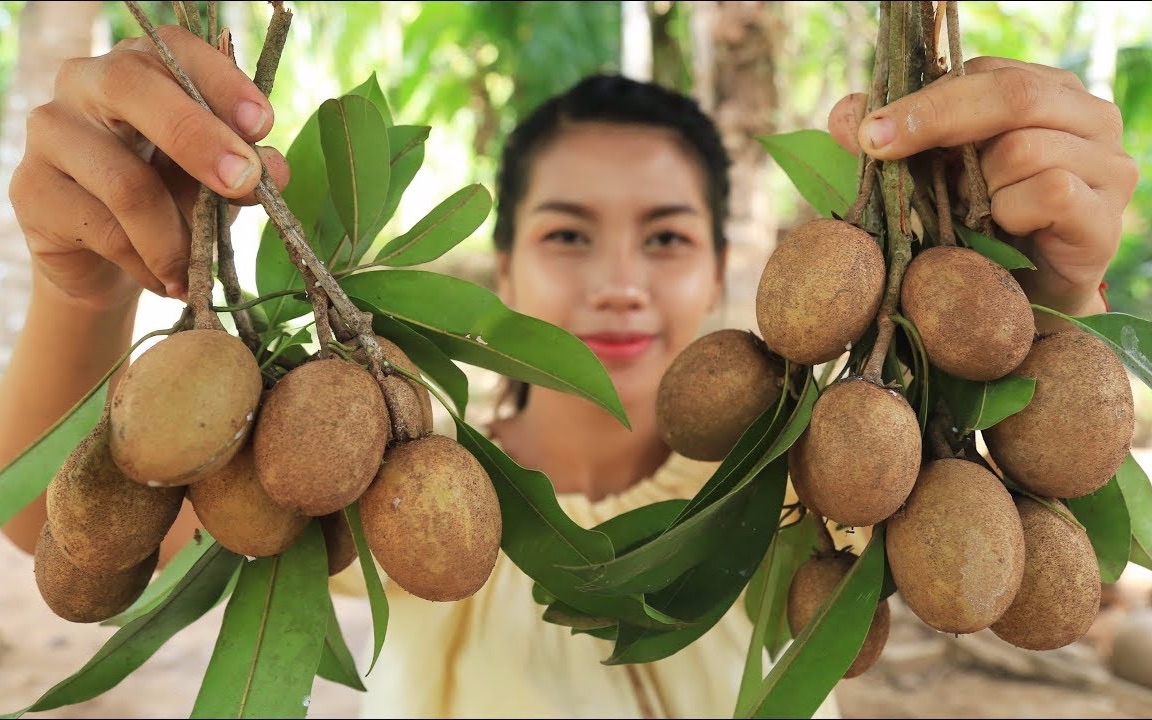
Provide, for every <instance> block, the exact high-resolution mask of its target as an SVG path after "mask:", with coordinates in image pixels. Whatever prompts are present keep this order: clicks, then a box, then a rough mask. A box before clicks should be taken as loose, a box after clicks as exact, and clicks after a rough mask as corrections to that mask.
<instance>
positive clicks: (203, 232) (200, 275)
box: [188, 185, 224, 330]
mask: <svg viewBox="0 0 1152 720" xmlns="http://www.w3.org/2000/svg"><path fill="white" fill-rule="evenodd" d="M215 235H216V194H215V193H214V192H212V190H211V189H209V188H208V187H207V186H205V185H201V186H200V192H199V193H198V194H197V195H196V204H195V206H194V207H193V209H192V248H191V255H190V256H189V258H188V304H189V305H191V306H192V327H194V328H196V329H197V330H223V329H224V326H223V325H222V324H221V323H220V318H218V317H216V313H214V312H212V285H213V279H212V251H213V249H214V247H215V245H216V242H215Z"/></svg>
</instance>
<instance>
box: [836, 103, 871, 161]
mask: <svg viewBox="0 0 1152 720" xmlns="http://www.w3.org/2000/svg"><path fill="white" fill-rule="evenodd" d="M867 113H868V96H867V95H865V94H864V93H853V94H851V95H845V96H844V97H843V98H841V99H840V101H839V102H837V103H836V104H835V105H833V106H832V111H831V112H829V113H828V132H829V133H831V135H832V138H833V139H834V140H835V141H836V142H837V143H839V144H840V147H842V148H844V149H845V150H847V151H848V152H850V153H852V154H853V155H858V154H859V153H860V143H859V141H858V140H857V139H856V132H857V131H858V130H859V129H860V123H861V121H863V120H864V116H865V115H866V114H867Z"/></svg>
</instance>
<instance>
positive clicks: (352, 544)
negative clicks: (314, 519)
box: [320, 511, 360, 576]
mask: <svg viewBox="0 0 1152 720" xmlns="http://www.w3.org/2000/svg"><path fill="white" fill-rule="evenodd" d="M320 531H321V532H323V533H324V549H325V550H327V552H328V575H330V576H331V575H335V574H336V573H338V572H340V571H341V570H344V569H345V568H347V567H348V566H349V565H351V564H352V563H353V561H355V560H356V558H357V557H359V555H360V554H359V552H358V551H357V550H356V541H355V540H354V539H353V538H352V528H350V527H348V520H347V518H345V517H344V512H343V511H338V512H334V513H328V514H327V515H323V516H321V517H320Z"/></svg>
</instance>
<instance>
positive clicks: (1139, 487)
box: [1116, 453, 1152, 552]
mask: <svg viewBox="0 0 1152 720" xmlns="http://www.w3.org/2000/svg"><path fill="white" fill-rule="evenodd" d="M1116 483H1117V484H1118V485H1119V486H1120V491H1121V492H1122V493H1123V494H1124V504H1125V505H1126V506H1127V507H1128V517H1129V519H1130V520H1131V523H1132V541H1133V542H1135V543H1137V544H1139V545H1140V547H1141V548H1142V549H1143V550H1144V551H1145V552H1148V551H1149V550H1152V483H1150V482H1149V480H1148V475H1146V474H1145V473H1144V468H1142V467H1141V466H1140V463H1138V462H1136V458H1134V457H1132V453H1128V457H1126V458H1124V462H1123V463H1121V464H1120V468H1119V469H1117V470H1116Z"/></svg>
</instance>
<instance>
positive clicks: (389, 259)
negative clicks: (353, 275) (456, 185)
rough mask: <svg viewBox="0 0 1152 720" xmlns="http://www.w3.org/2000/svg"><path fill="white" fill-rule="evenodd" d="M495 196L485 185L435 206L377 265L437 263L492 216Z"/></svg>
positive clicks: (395, 241) (384, 252)
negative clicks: (489, 192)
mask: <svg viewBox="0 0 1152 720" xmlns="http://www.w3.org/2000/svg"><path fill="white" fill-rule="evenodd" d="M491 210H492V196H491V195H489V194H488V191H487V190H486V189H485V188H484V186H483V185H479V184H474V185H469V186H468V187H465V188H463V189H461V190H458V191H456V192H455V193H453V194H452V195H451V196H450V197H449V198H448V199H446V200H444V201H443V202H441V203H440V204H439V205H437V206H436V207H434V208H433V209H432V210H431V211H430V212H429V213H428V214H427V215H425V216H424V217H423V218H422V219H421V220H420V221H419V222H417V223H416V224H415V225H413V226H412V229H411V230H409V231H408V232H406V233H404V234H403V235H400V236H399V237H397V238H394V239H393V240H392V241H391V242H389V243H388V244H387V245H385V246H384V248H383V249H381V250H380V253H379V254H378V255H377V256H376V262H378V263H383V264H385V265H390V266H392V267H402V266H406V265H419V264H420V263H426V262H428V261H430V260H435V259H436V258H438V257H440V256H441V255H443V254H444V253H446V252H448V251H449V250H451V249H452V248H453V247H455V246H456V245H457V244H459V243H460V242H461V241H462V240H465V239H467V238H468V236H470V235H471V234H472V233H473V232H475V231H476V228H478V227H480V224H481V223H483V222H484V218H486V217H488V213H489V211H491Z"/></svg>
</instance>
